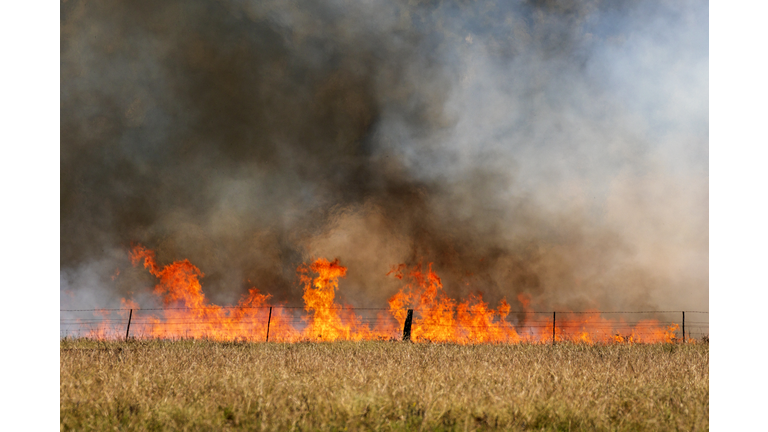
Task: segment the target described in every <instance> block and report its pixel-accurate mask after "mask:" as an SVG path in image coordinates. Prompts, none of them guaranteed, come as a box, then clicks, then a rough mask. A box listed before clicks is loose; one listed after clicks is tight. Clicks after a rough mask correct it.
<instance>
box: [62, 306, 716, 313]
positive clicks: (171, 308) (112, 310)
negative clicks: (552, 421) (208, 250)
mask: <svg viewBox="0 0 768 432" xmlns="http://www.w3.org/2000/svg"><path fill="white" fill-rule="evenodd" d="M270 308H274V309H302V310H305V309H306V307H304V306H282V305H281V306H204V307H194V308H192V307H168V308H133V309H132V308H111V309H110V308H97V309H59V312H106V311H110V312H114V311H125V312H128V311H131V310H133V311H168V310H208V311H210V310H217V309H270ZM404 309H413V310H414V311H429V312H434V311H444V310H445V311H453V308H436V309H424V308H418V307H414V308H401V309H394V310H404ZM309 310H350V311H362V310H377V311H392V310H393V309H390V308H358V307H353V306H339V307H331V308H322V309H316V308H313V309H309ZM682 312H685V313H700V314H709V312H708V311H688V310H686V311H683V310H674V311H670V310H664V311H509V312H508V313H509V314H552V313H563V314H650V313H657V314H662V313H682Z"/></svg>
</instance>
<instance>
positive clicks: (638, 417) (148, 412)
mask: <svg viewBox="0 0 768 432" xmlns="http://www.w3.org/2000/svg"><path fill="white" fill-rule="evenodd" d="M60 398H61V399H60V422H61V429H62V430H235V429H246V430H318V429H322V430H416V429H426V430H489V429H506V430H510V429H511V430H707V429H708V427H709V346H708V344H696V345H685V346H683V345H671V344H656V345H632V346H628V345H607V346H589V345H575V344H559V345H556V346H554V347H553V346H549V345H527V344H521V345H475V346H460V345H452V344H411V343H402V342H336V343H297V344H272V343H268V344H265V343H254V344H249V343H218V342H207V341H189V340H188V341H176V342H170V341H130V342H97V341H89V340H62V341H61V343H60Z"/></svg>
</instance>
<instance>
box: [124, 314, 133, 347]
mask: <svg viewBox="0 0 768 432" xmlns="http://www.w3.org/2000/svg"><path fill="white" fill-rule="evenodd" d="M132 317H133V309H131V311H130V312H129V313H128V328H127V329H125V340H128V332H129V331H131V318H132Z"/></svg>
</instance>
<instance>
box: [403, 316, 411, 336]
mask: <svg viewBox="0 0 768 432" xmlns="http://www.w3.org/2000/svg"><path fill="white" fill-rule="evenodd" d="M412 323H413V309H408V316H407V317H406V318H405V325H403V340H404V341H410V340H411V324H412Z"/></svg>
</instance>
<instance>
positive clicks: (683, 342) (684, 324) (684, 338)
mask: <svg viewBox="0 0 768 432" xmlns="http://www.w3.org/2000/svg"><path fill="white" fill-rule="evenodd" d="M683 344H685V311H683Z"/></svg>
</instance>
